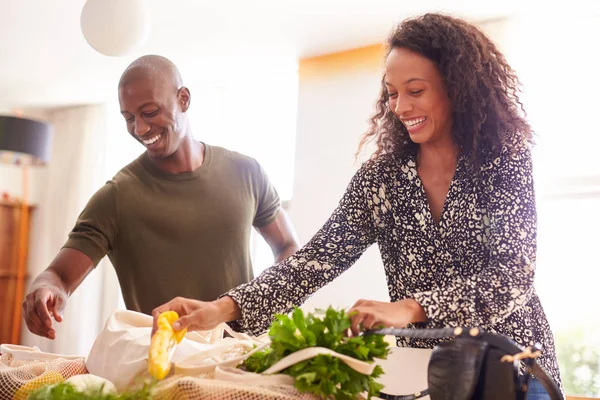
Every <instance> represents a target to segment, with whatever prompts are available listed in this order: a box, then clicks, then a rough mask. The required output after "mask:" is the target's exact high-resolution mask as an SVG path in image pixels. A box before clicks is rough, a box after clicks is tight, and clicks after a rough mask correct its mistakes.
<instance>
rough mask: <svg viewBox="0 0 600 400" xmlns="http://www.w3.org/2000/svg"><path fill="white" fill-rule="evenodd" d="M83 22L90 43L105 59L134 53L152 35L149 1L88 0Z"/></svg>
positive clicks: (86, 38) (83, 13) (85, 35)
mask: <svg viewBox="0 0 600 400" xmlns="http://www.w3.org/2000/svg"><path fill="white" fill-rule="evenodd" d="M80 22H81V32H82V33H83V37H84V38H85V40H86V41H87V42H88V44H89V45H90V46H92V48H93V49H94V50H96V51H97V52H99V53H101V54H104V55H106V56H113V57H118V56H123V55H126V54H128V53H131V52H132V51H134V50H136V49H137V48H138V47H140V46H141V45H142V44H143V43H144V42H145V41H146V38H147V37H148V34H149V33H150V11H149V10H148V5H147V0H87V1H86V3H85V5H84V6H83V9H82V10H81V20H80Z"/></svg>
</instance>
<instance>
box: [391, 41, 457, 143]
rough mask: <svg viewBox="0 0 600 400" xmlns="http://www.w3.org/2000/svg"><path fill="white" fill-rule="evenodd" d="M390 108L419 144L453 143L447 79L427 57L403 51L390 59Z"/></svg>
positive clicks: (401, 49)
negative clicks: (445, 82) (444, 78)
mask: <svg viewBox="0 0 600 400" xmlns="http://www.w3.org/2000/svg"><path fill="white" fill-rule="evenodd" d="M385 85H386V87H387V91H388V94H389V106H390V109H391V110H392V112H393V113H394V114H395V115H396V116H397V117H398V118H399V119H400V121H401V122H402V124H403V125H404V126H405V127H406V129H407V130H408V133H409V135H410V138H411V140H412V141H413V142H415V143H418V144H425V143H427V144H435V143H439V142H442V143H443V142H446V141H451V132H452V107H451V104H450V99H449V98H448V93H447V92H446V87H445V84H444V80H443V78H442V75H441V73H440V71H439V70H438V69H437V67H436V66H435V64H434V63H433V62H432V61H431V60H429V59H428V58H426V57H424V56H422V55H420V54H417V53H415V52H413V51H411V50H407V49H404V48H394V49H392V51H391V52H390V54H389V55H388V57H387V61H386V67H385Z"/></svg>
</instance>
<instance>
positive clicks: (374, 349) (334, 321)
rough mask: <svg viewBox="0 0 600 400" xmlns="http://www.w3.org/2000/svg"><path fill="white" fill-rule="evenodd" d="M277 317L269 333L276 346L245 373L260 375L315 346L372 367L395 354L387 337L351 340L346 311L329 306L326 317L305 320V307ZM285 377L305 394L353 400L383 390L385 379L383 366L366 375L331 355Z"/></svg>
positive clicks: (287, 371) (250, 363) (294, 368)
mask: <svg viewBox="0 0 600 400" xmlns="http://www.w3.org/2000/svg"><path fill="white" fill-rule="evenodd" d="M319 314H320V315H322V317H319ZM275 318H276V320H275V322H273V324H272V325H271V327H270V329H269V337H270V339H271V345H270V346H269V347H267V348H266V349H264V350H261V351H259V352H256V353H254V354H253V355H251V356H250V357H249V358H248V359H246V360H245V361H244V363H243V364H242V366H241V368H243V369H245V370H247V371H250V372H257V373H260V372H263V371H265V370H266V369H268V368H269V367H270V366H272V365H274V364H275V363H276V362H278V361H279V360H281V359H282V358H284V357H286V356H288V355H289V354H291V353H293V352H296V351H298V350H302V349H304V348H307V347H314V346H317V347H325V348H328V349H331V350H333V351H336V352H338V353H341V354H344V355H346V356H350V357H353V358H356V359H358V360H362V361H370V362H373V361H374V359H375V358H380V359H385V358H386V357H387V355H388V353H389V344H388V343H387V342H386V341H385V340H384V337H383V336H382V335H366V336H354V337H350V336H348V330H349V329H350V324H351V322H350V316H349V315H348V314H347V313H346V312H345V311H344V310H339V311H338V310H335V309H334V308H332V307H329V308H328V309H327V310H325V312H323V311H320V312H318V313H315V314H312V313H309V314H307V315H306V316H305V315H304V313H303V311H302V310H301V309H300V308H295V309H294V310H293V312H292V315H291V317H289V316H287V315H283V314H279V315H276V316H275ZM282 373H284V374H288V375H291V376H292V377H294V379H295V386H296V388H297V389H298V390H299V391H301V392H309V393H312V394H315V395H317V396H320V397H323V398H324V397H333V398H335V399H338V400H349V399H355V398H356V396H357V395H358V394H360V393H364V392H366V393H367V395H368V398H371V397H372V396H377V395H378V394H379V392H380V390H381V389H382V388H383V385H381V384H380V383H378V382H376V381H375V380H376V379H377V378H378V377H379V376H381V375H382V374H383V370H382V369H381V367H380V366H379V365H378V366H376V367H375V369H374V371H373V373H372V374H371V375H363V374H360V373H358V372H356V371H355V370H353V369H352V368H350V367H349V366H347V365H346V364H345V363H344V362H343V361H341V360H340V359H338V358H335V357H332V356H330V355H318V356H317V357H314V358H312V359H310V360H306V361H302V362H300V363H298V364H295V365H293V366H291V367H289V368H287V369H285V370H283V371H282Z"/></svg>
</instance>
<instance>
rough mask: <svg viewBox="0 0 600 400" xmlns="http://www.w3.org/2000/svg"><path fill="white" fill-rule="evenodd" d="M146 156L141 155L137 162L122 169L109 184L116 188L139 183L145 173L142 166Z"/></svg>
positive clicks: (134, 161)
mask: <svg viewBox="0 0 600 400" xmlns="http://www.w3.org/2000/svg"><path fill="white" fill-rule="evenodd" d="M145 154H146V153H143V154H141V155H140V156H138V157H137V158H136V159H135V160H133V161H131V162H130V163H129V164H127V165H126V166H124V167H123V168H121V169H120V170H119V171H118V172H117V173H116V174H115V175H114V176H113V177H112V178H111V179H110V180H109V181H108V182H109V183H112V184H113V185H116V186H121V185H127V184H129V183H132V182H137V181H139V180H140V177H141V175H142V174H144V171H145V170H144V166H143V164H142V158H143V157H144V156H145Z"/></svg>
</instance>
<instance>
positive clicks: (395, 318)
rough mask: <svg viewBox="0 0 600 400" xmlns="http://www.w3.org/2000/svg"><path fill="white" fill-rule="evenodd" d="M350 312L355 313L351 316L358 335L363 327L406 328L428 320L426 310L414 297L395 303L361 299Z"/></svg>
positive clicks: (354, 329) (354, 330) (353, 331)
mask: <svg viewBox="0 0 600 400" xmlns="http://www.w3.org/2000/svg"><path fill="white" fill-rule="evenodd" d="M348 313H354V315H352V317H351V320H352V326H351V329H352V333H353V334H354V335H358V334H359V333H360V331H362V330H363V329H373V328H378V327H381V326H383V327H386V328H391V327H394V328H404V327H406V325H408V324H409V323H414V322H425V321H427V315H426V314H425V310H424V309H423V307H421V305H420V304H419V303H417V302H416V301H415V300H413V299H404V300H400V301H396V302H393V303H389V302H384V301H375V300H359V301H357V302H356V303H355V304H354V305H353V306H352V308H351V309H350V310H349V311H348Z"/></svg>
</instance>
